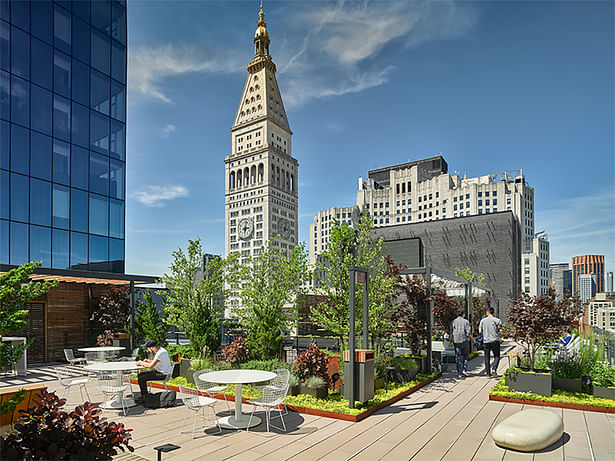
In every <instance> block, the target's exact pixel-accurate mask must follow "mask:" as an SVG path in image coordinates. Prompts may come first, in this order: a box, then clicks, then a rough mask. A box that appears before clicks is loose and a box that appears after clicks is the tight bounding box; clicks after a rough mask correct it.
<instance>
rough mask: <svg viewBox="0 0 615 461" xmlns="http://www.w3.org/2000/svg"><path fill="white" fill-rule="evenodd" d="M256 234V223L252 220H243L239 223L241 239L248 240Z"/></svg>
mask: <svg viewBox="0 0 615 461" xmlns="http://www.w3.org/2000/svg"><path fill="white" fill-rule="evenodd" d="M253 233H254V223H253V222H252V219H251V218H243V219H242V220H241V221H239V238H240V239H243V240H247V239H249V238H250V237H252V234H253Z"/></svg>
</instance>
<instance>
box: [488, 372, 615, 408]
mask: <svg viewBox="0 0 615 461" xmlns="http://www.w3.org/2000/svg"><path fill="white" fill-rule="evenodd" d="M489 395H492V396H495V397H507V398H513V399H524V400H541V401H544V402H558V403H572V404H576V405H590V406H595V407H609V408H615V400H611V399H601V398H598V397H594V396H592V395H589V394H583V393H580V392H566V391H562V390H559V389H553V392H552V394H551V397H545V396H544V395H538V394H532V393H531V392H527V393H526V392H513V391H511V390H509V388H508V386H507V385H506V383H505V381H504V377H502V379H500V381H499V382H498V383H497V384H496V385H495V386H493V389H491V392H490V393H489Z"/></svg>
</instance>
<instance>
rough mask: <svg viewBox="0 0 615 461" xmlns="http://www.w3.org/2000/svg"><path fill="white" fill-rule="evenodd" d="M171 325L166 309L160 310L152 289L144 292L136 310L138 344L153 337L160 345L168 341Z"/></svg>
mask: <svg viewBox="0 0 615 461" xmlns="http://www.w3.org/2000/svg"><path fill="white" fill-rule="evenodd" d="M168 331H169V325H168V324H167V322H166V318H165V315H164V310H163V311H162V312H159V311H158V306H156V303H155V302H154V298H153V297H152V292H151V290H149V289H147V290H145V291H144V292H143V296H142V298H141V299H140V300H139V301H138V302H137V305H136V311H135V341H136V343H137V344H140V343H142V342H143V341H145V340H146V339H153V340H154V341H156V342H157V343H158V344H159V345H165V344H166V343H167V332H168Z"/></svg>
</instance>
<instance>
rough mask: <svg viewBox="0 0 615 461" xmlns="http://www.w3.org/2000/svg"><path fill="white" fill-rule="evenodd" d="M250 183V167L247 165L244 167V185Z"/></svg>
mask: <svg viewBox="0 0 615 461" xmlns="http://www.w3.org/2000/svg"><path fill="white" fill-rule="evenodd" d="M249 184H250V169H249V168H248V167H245V168H244V169H243V185H244V186H248V185H249Z"/></svg>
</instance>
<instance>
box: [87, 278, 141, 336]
mask: <svg viewBox="0 0 615 461" xmlns="http://www.w3.org/2000/svg"><path fill="white" fill-rule="evenodd" d="M95 302H96V303H97V304H98V306H97V309H96V310H95V311H94V312H93V313H92V317H91V319H90V320H92V321H93V322H95V324H96V325H97V326H102V327H103V329H104V332H103V334H102V335H101V336H99V339H98V341H99V343H104V344H105V345H113V346H119V347H128V345H129V342H130V341H129V338H130V335H129V334H128V333H126V331H124V329H125V328H126V325H129V324H130V315H131V307H130V289H129V288H128V287H111V288H109V291H108V292H107V293H106V294H104V295H102V296H99V297H97V298H95Z"/></svg>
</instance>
